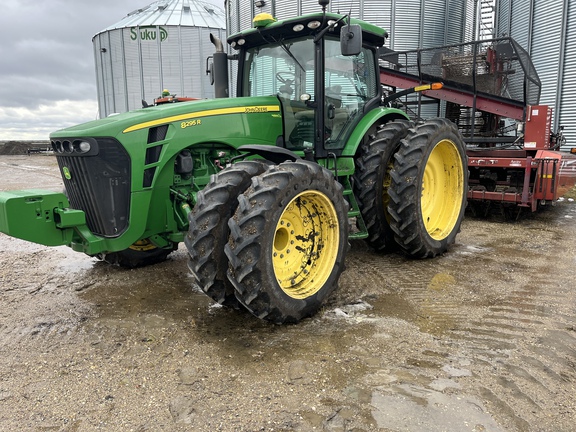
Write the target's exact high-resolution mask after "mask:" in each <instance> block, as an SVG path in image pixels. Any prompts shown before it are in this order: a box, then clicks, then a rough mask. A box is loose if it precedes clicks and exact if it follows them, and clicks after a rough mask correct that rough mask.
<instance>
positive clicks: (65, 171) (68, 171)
mask: <svg viewBox="0 0 576 432" xmlns="http://www.w3.org/2000/svg"><path fill="white" fill-rule="evenodd" d="M62 173H63V174H64V177H65V178H66V180H70V179H71V178H72V174H70V170H69V169H68V167H62Z"/></svg>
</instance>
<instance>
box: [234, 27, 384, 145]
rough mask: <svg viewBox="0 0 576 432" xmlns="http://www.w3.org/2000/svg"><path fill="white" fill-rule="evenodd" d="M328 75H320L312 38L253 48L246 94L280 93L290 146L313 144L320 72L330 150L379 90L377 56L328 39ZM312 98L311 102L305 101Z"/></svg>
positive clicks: (246, 75)
mask: <svg viewBox="0 0 576 432" xmlns="http://www.w3.org/2000/svg"><path fill="white" fill-rule="evenodd" d="M324 57H325V68H324V76H323V77H322V76H321V75H320V74H316V72H317V69H318V66H317V65H315V64H314V42H313V40H312V39H311V38H310V37H305V38H301V39H292V40H290V41H285V42H276V43H272V44H267V45H264V46H259V47H254V48H251V49H248V50H247V52H246V56H245V62H244V65H243V67H244V73H243V83H242V84H243V85H242V89H241V92H240V94H241V96H269V95H276V96H277V97H278V98H279V99H280V102H281V104H282V113H283V119H284V142H285V145H286V147H288V148H290V149H295V150H298V149H304V148H307V147H312V146H313V143H314V127H315V123H314V119H315V115H316V110H315V109H314V107H317V106H318V103H319V101H317V100H316V98H315V94H314V88H315V86H314V80H315V76H316V75H317V76H319V77H320V79H322V78H323V85H324V88H325V100H324V101H323V103H324V112H325V115H324V122H323V123H324V136H323V138H322V145H323V146H324V148H326V149H341V148H343V147H344V145H345V144H346V141H347V139H348V137H349V136H350V134H351V133H352V131H353V129H354V127H355V126H356V124H357V123H358V121H359V120H360V118H361V116H362V114H363V109H364V106H365V105H366V103H368V102H369V101H370V100H371V99H374V98H375V97H377V95H378V91H377V84H376V73H375V65H374V60H373V59H374V56H373V55H372V53H371V52H370V51H369V50H368V49H366V48H363V49H362V52H361V53H360V54H358V55H355V56H343V55H342V54H341V51H340V41H339V40H338V39H337V38H326V39H325V41H324ZM306 101H307V102H306Z"/></svg>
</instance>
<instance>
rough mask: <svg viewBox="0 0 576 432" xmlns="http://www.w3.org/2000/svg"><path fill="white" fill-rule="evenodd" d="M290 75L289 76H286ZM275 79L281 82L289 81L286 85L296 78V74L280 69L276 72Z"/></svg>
mask: <svg viewBox="0 0 576 432" xmlns="http://www.w3.org/2000/svg"><path fill="white" fill-rule="evenodd" d="M288 77H291V78H288ZM276 79H277V80H278V81H280V82H281V83H282V84H286V82H287V81H289V83H288V85H290V84H292V83H293V82H294V80H295V79H296V74H295V73H294V72H290V71H280V72H276Z"/></svg>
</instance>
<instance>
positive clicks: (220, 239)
mask: <svg viewBox="0 0 576 432" xmlns="http://www.w3.org/2000/svg"><path fill="white" fill-rule="evenodd" d="M268 166H269V164H267V163H265V162H262V161H243V162H238V163H236V164H234V165H232V166H230V167H227V168H225V169H224V170H222V171H220V172H219V173H218V174H216V175H214V176H212V177H211V178H210V182H209V183H208V184H207V185H206V187H205V188H204V189H202V191H200V192H199V193H198V196H197V202H196V205H195V206H194V209H193V210H192V212H191V213H190V215H189V216H188V222H189V229H188V235H187V236H186V239H185V240H184V243H185V244H186V248H187V249H188V254H189V260H188V268H189V269H190V272H191V273H192V275H193V277H194V278H195V279H196V282H197V283H198V285H199V286H200V288H201V289H202V291H204V293H205V294H206V295H207V296H208V297H210V298H211V299H212V300H214V301H215V302H217V303H220V304H221V305H224V306H229V307H232V308H234V309H239V308H240V305H239V303H238V300H236V296H235V295H234V287H233V286H232V285H231V284H230V282H229V281H228V278H227V277H226V271H227V270H228V260H227V259H226V255H225V254H224V245H225V244H226V243H227V242H228V236H229V234H230V230H229V229H228V219H230V218H231V217H232V215H233V214H234V212H235V211H236V208H237V207H238V195H240V194H241V193H242V192H244V191H245V190H246V189H248V187H249V186H250V183H251V180H252V177H254V176H255V175H258V174H261V173H263V172H264V171H265V170H266V169H267V168H268Z"/></svg>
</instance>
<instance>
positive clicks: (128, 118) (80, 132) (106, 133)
mask: <svg viewBox="0 0 576 432" xmlns="http://www.w3.org/2000/svg"><path fill="white" fill-rule="evenodd" d="M266 113H269V115H273V116H275V117H278V118H280V103H279V101H278V99H277V98H276V97H275V96H266V97H250V98H230V99H228V98H223V99H205V100H196V101H190V102H179V103H174V104H164V105H159V106H154V107H148V108H143V109H139V110H134V111H130V112H127V113H122V114H114V115H111V116H109V117H106V118H104V119H99V120H94V121H91V122H88V123H83V124H79V125H77V126H72V127H69V128H66V129H61V130H58V131H56V132H53V133H52V134H50V138H51V139H62V138H77V137H115V138H117V139H119V140H120V141H123V138H127V137H128V136H129V135H131V134H134V133H138V132H142V131H145V130H149V129H151V128H154V127H159V126H164V125H169V126H171V127H173V128H174V129H175V130H183V129H188V128H190V129H196V130H200V129H203V130H204V131H205V128H203V127H202V126H203V125H205V124H206V123H205V121H206V120H213V121H217V122H218V124H219V127H218V128H213V127H211V131H210V134H204V133H203V134H202V135H206V136H212V137H214V138H215V137H217V136H219V135H223V134H224V135H228V136H229V134H226V133H225V131H226V129H227V126H234V125H231V124H229V123H228V122H230V121H233V120H239V119H240V118H239V117H238V116H237V115H238V114H240V115H251V114H266ZM209 123H211V124H214V123H213V122H212V121H211V122H209ZM197 126H198V127H197ZM232 129H234V128H233V127H232Z"/></svg>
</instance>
